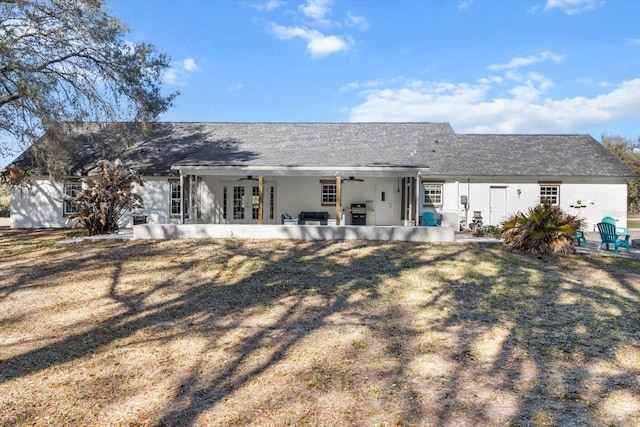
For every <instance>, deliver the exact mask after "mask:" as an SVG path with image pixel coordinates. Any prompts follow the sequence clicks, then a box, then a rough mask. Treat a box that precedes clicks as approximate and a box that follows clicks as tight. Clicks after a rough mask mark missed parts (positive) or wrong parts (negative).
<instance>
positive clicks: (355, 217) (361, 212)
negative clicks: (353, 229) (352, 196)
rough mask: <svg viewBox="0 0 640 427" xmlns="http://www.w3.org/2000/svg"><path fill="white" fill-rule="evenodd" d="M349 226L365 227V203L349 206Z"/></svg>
mask: <svg viewBox="0 0 640 427" xmlns="http://www.w3.org/2000/svg"><path fill="white" fill-rule="evenodd" d="M351 225H367V205H366V204H365V203H352V204H351Z"/></svg>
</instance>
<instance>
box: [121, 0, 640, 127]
mask: <svg viewBox="0 0 640 427" xmlns="http://www.w3.org/2000/svg"><path fill="white" fill-rule="evenodd" d="M108 7H109V8H110V10H111V11H112V14H113V15H115V16H118V17H120V18H121V19H122V20H123V21H124V22H125V23H127V24H128V26H129V27H130V29H131V33H130V34H129V35H128V38H129V40H131V41H133V42H142V41H147V42H150V43H152V44H154V45H156V46H157V47H158V48H159V49H160V50H162V51H164V52H166V53H168V54H169V55H170V56H171V58H172V61H173V63H172V65H173V66H172V68H171V70H169V72H168V73H167V74H166V75H165V86H166V88H167V90H179V91H180V92H181V95H180V96H179V97H178V98H177V100H176V102H175V107H174V108H172V109H171V110H170V111H168V112H167V113H166V114H164V115H163V116H162V120H166V121H234V122H235V121H251V122H252V121H270V122H272V121H280V122H348V121H445V122H449V123H451V125H452V126H453V128H454V130H455V131H456V132H458V133H589V134H591V135H592V136H594V137H595V138H596V139H600V136H601V135H602V134H603V133H606V134H614V135H622V136H625V137H629V138H633V139H634V140H635V138H637V137H638V136H640V126H639V124H640V25H639V23H638V18H639V17H640V1H637V0H237V1H231V0H111V1H110V3H108Z"/></svg>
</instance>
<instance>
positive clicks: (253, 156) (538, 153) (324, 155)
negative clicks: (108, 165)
mask: <svg viewBox="0 0 640 427" xmlns="http://www.w3.org/2000/svg"><path fill="white" fill-rule="evenodd" d="M114 126H115V125H109V124H84V125H80V126H76V127H75V128H74V130H75V132H73V133H72V135H71V136H69V137H68V138H65V139H64V143H63V144H59V145H57V146H56V147H58V148H57V151H56V150H53V151H52V152H53V153H55V154H56V156H57V157H58V159H57V160H58V162H63V163H64V162H66V165H67V167H66V169H65V174H68V175H86V174H89V173H90V172H91V171H92V170H93V168H94V167H95V163H96V162H97V160H100V159H102V158H109V159H115V158H120V159H121V160H122V161H123V162H124V163H125V165H127V166H129V167H132V168H134V169H136V170H137V171H138V172H139V173H140V174H142V175H175V174H177V173H178V172H177V171H175V170H172V169H171V166H172V165H178V166H180V165H181V166H182V167H186V166H205V167H220V166H226V167H229V166H232V167H233V166H236V167H245V168H250V167H298V168H305V167H309V168H311V167H313V168H327V169H331V168H335V167H338V166H343V167H354V168H355V167H358V168H367V167H369V168H380V167H402V168H413V169H426V170H428V171H429V174H433V175H440V176H558V177H562V176H600V177H629V178H632V177H635V175H634V174H633V172H631V171H630V170H629V169H628V168H626V167H624V166H623V165H622V164H621V163H620V162H619V161H618V160H617V159H616V158H615V157H613V155H611V154H610V153H609V152H608V151H607V150H606V149H605V148H604V147H603V146H602V145H601V144H600V143H598V142H597V141H596V140H595V139H593V138H592V137H591V136H589V135H577V134H568V135H555V134H534V135H531V134H456V133H455V132H454V131H453V129H452V127H451V125H450V124H449V123H442V122H439V123H430V122H304V123H298V122H296V123H287V122H160V123H155V124H153V125H152V129H151V132H150V133H148V134H142V133H140V132H135V131H133V128H134V125H132V124H127V123H124V124H118V129H117V130H118V131H117V132H116V131H115V130H114V129H115V128H114ZM60 147H62V148H60ZM43 148H46V144H45V143H44V142H43V140H40V141H38V142H36V143H35V144H34V145H33V146H32V147H30V148H29V149H28V150H27V151H25V152H24V153H23V154H22V155H21V156H19V157H18V158H17V159H16V161H15V164H17V165H19V166H21V167H22V168H23V169H25V170H28V171H29V172H30V173H31V174H32V175H37V174H44V172H45V171H44V170H43V167H42V164H41V163H42V162H40V163H39V162H38V161H37V160H38V158H39V157H42V153H43V150H42V149H43ZM38 152H40V154H38Z"/></svg>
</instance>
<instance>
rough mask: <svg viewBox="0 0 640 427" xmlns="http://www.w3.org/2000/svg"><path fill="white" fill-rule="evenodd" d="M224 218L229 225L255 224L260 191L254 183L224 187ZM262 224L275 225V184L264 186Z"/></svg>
mask: <svg viewBox="0 0 640 427" xmlns="http://www.w3.org/2000/svg"><path fill="white" fill-rule="evenodd" d="M225 193H226V197H225V198H226V201H225V203H226V209H225V211H226V216H227V219H228V221H229V223H231V224H257V223H258V215H259V209H260V189H259V187H258V184H257V183H255V182H250V183H244V182H243V183H233V184H229V185H226V186H225ZM262 215H263V223H264V224H275V184H273V183H265V184H264V195H263V207H262Z"/></svg>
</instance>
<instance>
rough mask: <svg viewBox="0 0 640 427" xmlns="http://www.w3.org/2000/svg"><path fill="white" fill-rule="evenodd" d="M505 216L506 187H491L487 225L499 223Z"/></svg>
mask: <svg viewBox="0 0 640 427" xmlns="http://www.w3.org/2000/svg"><path fill="white" fill-rule="evenodd" d="M506 216H507V187H491V189H490V194H489V225H496V226H498V225H500V223H501V222H502V221H504V219H505V218H506Z"/></svg>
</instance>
